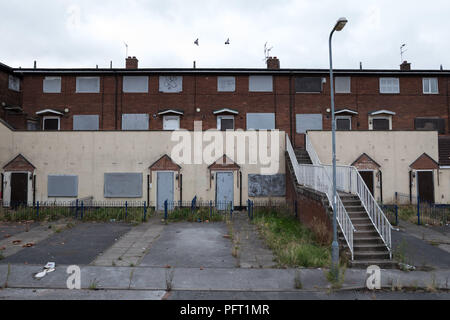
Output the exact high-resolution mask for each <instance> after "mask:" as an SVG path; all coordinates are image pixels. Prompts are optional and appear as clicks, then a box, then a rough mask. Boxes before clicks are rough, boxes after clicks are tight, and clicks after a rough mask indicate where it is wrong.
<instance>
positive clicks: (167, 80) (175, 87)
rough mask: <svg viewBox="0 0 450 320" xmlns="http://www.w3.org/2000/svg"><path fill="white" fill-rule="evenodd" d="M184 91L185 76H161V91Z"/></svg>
mask: <svg viewBox="0 0 450 320" xmlns="http://www.w3.org/2000/svg"><path fill="white" fill-rule="evenodd" d="M181 91H183V77H181V76H160V77H159V92H167V93H173V92H181Z"/></svg>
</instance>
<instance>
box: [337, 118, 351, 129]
mask: <svg viewBox="0 0 450 320" xmlns="http://www.w3.org/2000/svg"><path fill="white" fill-rule="evenodd" d="M338 120H348V122H349V124H350V128H349V129H348V130H338V128H337V121H338ZM335 121H336V130H337V131H352V116H335Z"/></svg>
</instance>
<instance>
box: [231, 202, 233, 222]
mask: <svg viewBox="0 0 450 320" xmlns="http://www.w3.org/2000/svg"><path fill="white" fill-rule="evenodd" d="M230 218H231V219H233V201H230Z"/></svg>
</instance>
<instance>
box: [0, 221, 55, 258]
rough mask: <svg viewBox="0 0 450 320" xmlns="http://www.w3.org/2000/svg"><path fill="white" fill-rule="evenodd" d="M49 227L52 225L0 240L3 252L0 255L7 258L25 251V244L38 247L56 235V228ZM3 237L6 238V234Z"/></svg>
mask: <svg viewBox="0 0 450 320" xmlns="http://www.w3.org/2000/svg"><path fill="white" fill-rule="evenodd" d="M49 225H50V224H48V223H43V224H42V225H39V226H36V227H34V228H32V229H30V230H29V231H23V232H19V233H15V234H13V235H11V237H8V238H2V240H0V248H2V249H3V250H0V253H1V254H2V255H3V257H5V258H6V257H9V256H11V255H14V254H16V253H17V252H19V251H20V250H22V249H24V248H23V247H22V246H23V245H24V244H27V243H33V244H34V245H36V244H38V243H39V242H41V241H42V240H44V239H47V238H48V237H50V236H51V235H52V234H53V233H54V230H55V229H54V228H49ZM8 234H11V233H8ZM2 236H4V234H2ZM16 241H17V242H16ZM26 249H29V248H26ZM2 261H3V260H0V263H2Z"/></svg>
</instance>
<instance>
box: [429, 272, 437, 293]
mask: <svg viewBox="0 0 450 320" xmlns="http://www.w3.org/2000/svg"><path fill="white" fill-rule="evenodd" d="M426 290H427V291H428V292H436V291H437V285H436V275H435V274H434V273H433V274H432V275H431V282H430V283H429V284H427V288H426Z"/></svg>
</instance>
